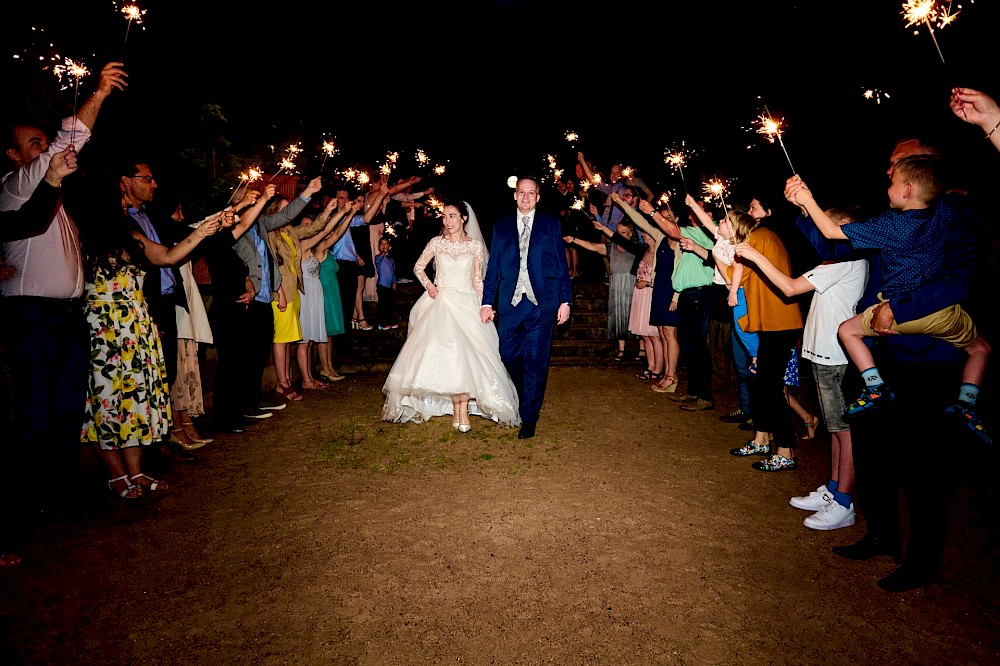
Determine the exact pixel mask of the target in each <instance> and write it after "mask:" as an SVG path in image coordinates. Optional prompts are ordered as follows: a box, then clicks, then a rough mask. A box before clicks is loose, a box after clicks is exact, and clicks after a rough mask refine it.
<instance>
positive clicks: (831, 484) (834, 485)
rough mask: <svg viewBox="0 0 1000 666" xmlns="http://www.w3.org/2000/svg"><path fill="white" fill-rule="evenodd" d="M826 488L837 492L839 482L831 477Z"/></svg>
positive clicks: (831, 492)
mask: <svg viewBox="0 0 1000 666" xmlns="http://www.w3.org/2000/svg"><path fill="white" fill-rule="evenodd" d="M826 489H827V490H829V491H830V494H831V495H832V494H833V493H835V492H837V482H836V481H835V480H834V479H830V480H829V481H827V482H826Z"/></svg>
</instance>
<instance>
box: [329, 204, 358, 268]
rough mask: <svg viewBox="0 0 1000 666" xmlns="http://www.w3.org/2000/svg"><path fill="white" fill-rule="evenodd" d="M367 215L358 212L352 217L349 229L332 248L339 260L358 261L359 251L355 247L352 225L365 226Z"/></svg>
mask: <svg viewBox="0 0 1000 666" xmlns="http://www.w3.org/2000/svg"><path fill="white" fill-rule="evenodd" d="M364 224H365V217H364V215H360V214H356V215H355V216H354V217H352V218H351V223H350V224H349V225H348V229H347V231H346V232H345V233H344V235H343V236H341V237H340V240H338V241H337V242H336V243H334V244H333V247H332V248H330V252H331V253H333V258H334V259H336V260H337V261H357V260H358V251H357V249H356V248H355V247H354V239H353V238H352V237H351V229H350V227H360V226H364Z"/></svg>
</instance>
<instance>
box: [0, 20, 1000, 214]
mask: <svg viewBox="0 0 1000 666" xmlns="http://www.w3.org/2000/svg"><path fill="white" fill-rule="evenodd" d="M732 4H733V3H712V2H686V3H674V2H662V1H661V2H645V1H635V2H627V3H603V4H601V5H599V6H601V7H602V9H600V10H593V9H586V8H585V6H584V4H582V3H581V4H576V5H571V4H568V3H563V2H558V3H557V2H539V1H537V0H520V1H508V2H474V1H470V2H462V3H454V2H446V3H434V2H429V3H405V4H401V5H400V6H397V5H396V3H375V2H367V3H354V4H352V5H348V4H346V3H341V2H331V3H320V4H319V6H317V3H314V2H310V3H306V2H296V1H286V2H281V3H274V4H273V5H271V6H270V7H269V8H267V9H265V10H264V11H260V10H259V9H257V8H256V7H253V6H251V5H249V4H247V3H237V2H230V1H228V0H215V1H212V2H204V1H203V2H190V1H188V0H169V1H166V0H164V1H158V0H149V1H148V2H144V3H143V2H140V3H139V5H140V7H143V8H145V9H147V10H148V11H147V14H146V15H145V17H144V21H143V23H142V24H141V25H135V24H133V25H132V26H131V28H129V36H128V39H127V41H126V40H125V31H126V21H125V19H124V18H123V17H122V16H121V15H120V14H118V13H117V11H116V6H115V4H114V3H113V2H112V0H80V1H76V2H72V3H61V2H55V3H44V4H43V3H36V6H35V7H32V8H28V9H25V10H24V11H25V12H26V14H25V15H23V16H22V17H16V18H14V20H13V21H7V22H5V24H4V25H3V27H2V30H3V44H4V46H5V48H6V50H7V51H8V53H9V54H10V55H9V56H7V57H5V58H4V60H3V63H4V64H3V68H4V70H3V71H2V72H0V74H2V75H3V76H4V80H5V81H7V82H10V83H9V85H10V86H12V87H13V88H14V89H12V90H10V91H9V92H10V94H9V95H5V98H6V99H7V100H8V101H7V102H5V105H6V106H7V107H8V108H7V109H5V111H7V112H11V113H19V112H20V111H21V109H23V108H25V107H28V108H29V109H30V107H31V106H33V104H32V101H34V102H37V101H38V99H46V100H48V101H47V102H46V103H45V104H44V105H42V108H41V111H42V112H45V113H46V114H48V115H49V116H53V118H51V119H55V117H56V116H61V115H67V114H68V113H69V112H70V111H71V108H72V99H73V98H72V92H71V91H64V92H61V93H59V92H57V90H58V89H57V84H56V80H55V77H53V76H51V75H50V74H49V73H47V72H42V71H41V65H40V64H39V63H38V62H37V59H36V60H32V59H31V56H32V55H37V54H38V53H39V52H41V51H44V50H45V49H47V48H48V47H47V42H52V43H53V44H54V45H55V46H54V49H55V51H56V52H58V53H60V54H61V55H63V56H67V57H74V59H80V60H83V61H85V62H86V64H87V65H88V66H89V67H90V69H91V70H92V71H94V72H96V71H97V70H99V68H100V66H101V64H102V63H104V62H107V61H108V60H115V59H119V58H121V57H122V56H124V60H125V62H126V69H127V70H128V72H129V74H130V79H129V80H130V86H129V89H128V91H127V92H126V93H125V94H123V95H119V94H116V95H115V96H113V97H112V99H111V100H109V102H108V103H107V105H106V106H105V109H104V110H103V111H102V116H101V118H100V119H99V121H98V127H97V131H96V132H95V139H94V145H95V148H94V149H93V150H94V152H95V154H100V148H99V147H98V146H101V145H103V146H104V147H105V148H107V149H110V148H111V147H113V146H122V145H126V144H127V145H140V146H144V147H146V148H147V149H148V150H150V151H153V152H156V153H158V154H160V155H162V156H163V159H164V163H169V162H170V161H171V160H172V159H173V158H175V157H176V154H172V152H173V153H177V152H178V151H179V150H180V147H182V146H184V145H185V143H186V142H187V141H188V140H189V139H190V134H191V132H190V127H191V126H192V123H196V122H197V120H196V119H197V118H198V114H199V109H200V108H201V107H202V106H203V105H204V104H206V103H214V104H218V105H220V107H221V109H222V111H223V114H224V115H225V117H226V119H227V123H226V128H225V134H226V137H227V138H228V139H229V140H230V141H231V142H232V146H231V149H230V151H231V152H232V153H233V154H234V155H237V156H240V155H246V156H250V155H252V154H255V153H254V151H257V154H259V151H260V150H261V146H264V145H267V144H274V145H278V146H281V145H287V143H288V142H289V141H292V140H300V141H302V146H303V148H305V150H306V151H307V152H311V153H312V154H313V155H314V156H315V159H316V160H319V159H320V158H319V146H320V143H321V141H322V138H323V136H327V137H335V138H336V142H337V145H338V147H339V149H340V155H338V156H337V157H336V158H333V159H332V160H331V161H335V162H337V164H336V165H331V166H347V165H348V164H351V163H357V164H362V165H374V164H378V163H381V162H382V161H383V160H384V158H385V154H386V152H387V151H390V150H395V151H399V152H400V155H401V157H400V164H401V165H402V166H401V167H400V169H404V170H405V169H409V170H411V171H413V172H416V171H417V170H416V163H415V160H414V159H413V155H414V152H415V150H416V149H417V148H422V149H423V150H425V151H426V152H427V154H428V155H429V156H430V158H431V160H432V161H434V162H441V163H445V164H446V165H447V172H446V176H444V177H442V178H440V179H438V180H439V189H442V188H443V189H444V190H445V191H446V192H447V193H449V194H455V195H457V196H461V197H463V198H465V199H467V200H469V201H470V203H472V204H473V206H474V207H476V208H477V210H481V211H490V210H491V208H492V207H499V209H500V210H501V211H503V210H505V209H506V206H508V205H512V203H513V202H512V200H511V195H510V191H509V190H507V189H506V185H505V181H506V178H507V177H508V176H509V175H511V174H513V173H515V172H519V171H531V172H535V173H546V172H547V168H546V160H545V157H546V155H547V154H554V155H556V157H557V161H558V164H559V166H563V167H565V168H567V169H569V170H571V169H572V166H573V159H574V157H575V151H576V149H580V150H582V151H583V152H584V153H585V154H586V155H587V157H588V158H589V159H591V160H592V161H593V162H595V163H596V165H597V167H598V169H599V170H601V171H604V172H605V173H606V172H607V169H608V167H609V166H610V164H611V163H612V162H621V163H624V164H627V165H630V166H633V167H634V168H636V169H637V173H638V174H639V175H640V176H642V177H643V178H644V180H646V182H647V183H649V184H650V185H652V186H653V187H654V189H656V190H670V191H672V192H673V193H674V195H675V196H682V195H683V183H682V181H681V179H680V177H679V176H678V175H677V174H674V173H672V172H671V171H670V170H669V169H668V168H667V167H666V166H665V165H664V164H663V159H662V157H663V153H664V150H665V149H666V148H668V147H671V146H675V145H679V144H680V143H681V142H684V145H685V146H686V147H688V148H689V149H691V150H693V151H694V152H695V155H694V156H693V157H692V158H691V162H690V164H689V166H688V168H687V169H686V170H685V176H686V178H685V180H686V182H687V185H688V187H689V188H690V189H696V188H697V189H699V190H700V182H701V178H702V177H706V178H707V177H712V176H720V177H723V178H726V179H729V180H730V181H731V182H732V183H733V189H734V193H735V192H737V191H738V190H739V188H741V187H751V186H752V187H754V188H765V189H766V190H769V193H770V191H773V192H776V193H778V194H779V195H780V189H781V185H782V184H783V182H784V179H785V178H787V177H788V176H789V175H791V169H790V166H789V164H788V161H787V160H786V157H785V155H784V153H783V152H782V150H781V148H780V146H779V145H778V144H777V143H775V144H770V143H768V142H767V141H766V140H764V139H763V138H762V137H760V136H759V135H757V134H755V133H754V132H753V129H754V126H753V121H754V120H755V119H756V118H757V116H758V115H759V114H760V113H761V112H762V111H763V109H764V107H765V105H766V107H767V109H768V110H769V111H770V112H771V113H772V114H773V115H774V116H775V117H776V118H781V119H783V120H784V130H785V133H784V143H785V147H786V148H787V150H788V153H789V158H790V160H791V162H792V164H794V166H795V169H796V171H798V172H799V173H800V174H801V175H802V176H803V178H805V179H806V181H807V182H809V183H810V185H811V186H812V187H813V189H814V190H815V191H816V192H817V196H818V197H822V196H823V195H824V194H826V193H829V195H830V196H833V195H837V196H840V195H843V194H844V193H845V192H846V193H857V196H858V197H859V198H860V197H874V198H875V200H876V201H884V186H885V178H884V174H883V172H884V168H885V162H886V158H887V156H888V153H889V150H890V147H891V144H892V142H893V140H894V138H895V136H896V135H897V134H905V133H907V132H910V131H913V130H922V131H932V132H933V133H934V134H936V135H939V136H940V138H941V140H942V141H943V142H944V143H945V144H946V145H947V146H949V148H950V149H951V150H952V152H953V153H954V154H955V156H956V157H957V158H958V159H957V161H958V163H960V164H961V165H963V168H965V169H966V170H967V171H968V174H967V177H968V178H970V179H971V180H972V181H978V180H982V181H983V182H984V183H985V182H990V181H993V180H995V176H996V174H997V170H998V169H1000V160H998V159H997V156H996V155H995V154H994V152H993V151H992V149H991V148H990V147H989V146H988V144H987V142H986V141H984V140H983V139H982V137H981V133H979V131H978V130H977V129H975V128H973V127H971V126H969V125H965V124H964V123H961V122H960V121H958V120H957V119H956V118H954V117H953V116H952V115H951V113H950V111H949V110H948V108H947V101H948V90H949V88H950V87H951V86H952V85H968V86H970V87H978V88H980V89H983V90H986V91H987V92H990V93H992V94H998V93H1000V86H998V85H997V84H998V82H1000V77H998V75H997V71H996V68H997V66H998V65H997V62H998V61H997V59H996V57H995V43H996V40H997V31H998V30H1000V22H998V21H997V19H998V18H1000V16H998V13H1000V12H998V11H997V8H996V6H995V4H996V3H989V2H986V1H985V0H980V1H979V2H978V3H971V2H964V3H963V7H962V10H961V14H960V15H959V16H958V19H957V20H956V21H955V23H954V24H953V25H951V26H948V27H946V28H944V29H942V30H937V31H935V36H936V37H937V41H938V44H939V45H940V48H941V52H942V54H943V56H944V59H945V60H946V61H947V64H943V63H942V62H941V58H940V57H939V54H938V51H937V50H936V48H935V45H934V42H933V40H932V39H931V37H930V33H929V32H928V30H927V29H926V27H923V26H921V27H920V28H912V27H911V28H906V27H904V24H905V21H904V20H903V18H902V16H901V15H900V9H901V6H902V3H901V2H898V1H892V2H886V1H878V2H875V1H866V2H842V3H839V4H834V3H821V2H815V1H813V0H802V1H801V2H788V1H786V0H777V1H773V2H753V3H738V6H737V7H736V8H733V7H732ZM588 6H591V5H590V3H588ZM594 6H597V5H594ZM954 8H955V9H957V8H958V5H955V7H954ZM29 14H32V15H29ZM32 27H35V28H41V29H44V31H45V32H44V33H39V32H38V31H37V30H35V31H32V29H31V28H32ZM40 35H41V37H42V38H39V36H40ZM14 54H21V55H23V56H26V57H25V58H24V59H22V60H15V59H14V58H13V57H11V56H13V55H14ZM95 83H96V74H95V75H92V77H91V78H90V79H89V80H88V79H84V80H83V81H82V82H81V96H82V95H85V94H89V91H90V90H92V86H93V85H94V84H95ZM32 86H33V88H32ZM39 86H41V88H42V89H47V91H48V92H47V95H48V96H47V97H46V96H44V95H41V96H40V95H38V94H30V95H29V94H25V93H24V91H25V90H32V89H33V90H39ZM866 89H873V90H877V91H880V92H881V97H882V102H881V103H880V104H878V103H876V102H875V100H866V99H864V97H863V96H862V93H863V91H864V90H866ZM32 97H34V100H32ZM34 106H38V105H37V104H34ZM36 110H38V109H36ZM568 130H572V131H575V132H577V133H578V134H579V136H580V139H579V141H578V143H577V144H576V145H575V146H571V145H570V144H569V143H568V142H567V141H566V140H565V138H564V136H565V133H566V132H567V131H568ZM84 155H86V153H85V154H84ZM301 162H302V163H303V165H304V166H305V167H306V168H305V169H304V174H303V175H306V176H312V175H314V174H315V170H313V171H310V169H309V165H308V164H306V161H305V160H302V161H301ZM973 185H974V186H975V185H976V182H973ZM734 195H735V194H734ZM772 198H773V197H772ZM779 205H781V204H780V203H779ZM486 214H489V213H486ZM481 217H482V214H481Z"/></svg>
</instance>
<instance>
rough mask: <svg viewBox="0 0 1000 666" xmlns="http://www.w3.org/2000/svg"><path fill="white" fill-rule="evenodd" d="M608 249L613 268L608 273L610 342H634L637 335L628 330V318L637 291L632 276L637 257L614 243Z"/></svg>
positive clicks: (609, 261) (609, 260) (610, 263)
mask: <svg viewBox="0 0 1000 666" xmlns="http://www.w3.org/2000/svg"><path fill="white" fill-rule="evenodd" d="M607 247H608V263H609V265H610V267H611V271H610V272H609V273H608V340H634V339H635V335H634V334H633V333H631V332H630V331H629V330H628V317H629V313H630V312H631V311H632V293H633V292H634V291H635V276H634V275H632V264H633V263H634V262H635V255H634V254H632V253H631V252H626V251H625V250H622V249H621V248H619V247H618V246H617V245H615V244H614V243H608V245H607Z"/></svg>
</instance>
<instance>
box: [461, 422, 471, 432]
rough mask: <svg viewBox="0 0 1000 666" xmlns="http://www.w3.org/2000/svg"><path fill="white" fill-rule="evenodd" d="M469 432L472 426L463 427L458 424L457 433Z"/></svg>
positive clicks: (463, 425)
mask: <svg viewBox="0 0 1000 666" xmlns="http://www.w3.org/2000/svg"><path fill="white" fill-rule="evenodd" d="M470 430H472V426H471V425H465V424H464V423H459V424H458V431H459V432H469V431H470Z"/></svg>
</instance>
